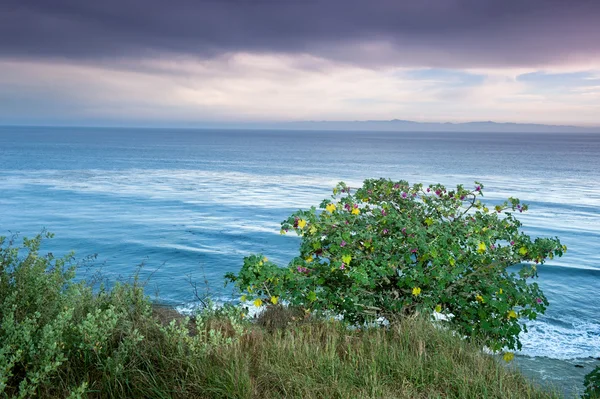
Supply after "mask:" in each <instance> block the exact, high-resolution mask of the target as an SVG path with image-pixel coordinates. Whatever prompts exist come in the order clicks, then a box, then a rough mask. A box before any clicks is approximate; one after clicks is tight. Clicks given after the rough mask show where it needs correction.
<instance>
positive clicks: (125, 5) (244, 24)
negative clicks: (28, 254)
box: [0, 0, 600, 67]
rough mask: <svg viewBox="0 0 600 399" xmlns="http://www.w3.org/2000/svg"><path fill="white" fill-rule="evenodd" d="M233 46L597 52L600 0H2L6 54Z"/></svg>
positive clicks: (420, 57)
mask: <svg viewBox="0 0 600 399" xmlns="http://www.w3.org/2000/svg"><path fill="white" fill-rule="evenodd" d="M366 43H369V45H366ZM236 51H250V52H268V53H271V52H278V53H281V52H283V53H297V52H303V53H310V54H314V55H317V56H322V57H326V58H331V59H335V60H338V61H344V62H350V63H365V64H369V63H374V64H383V63H385V64H394V65H412V66H415V65H427V66H456V67H459V66H508V65H515V66H517V65H528V66H531V65H536V66H537V65H545V64H552V63H561V62H567V61H569V60H572V59H573V57H583V58H586V57H593V56H597V55H599V54H600V1H599V0H590V1H584V0H530V1H528V0H520V1H514V0H507V1H491V0H464V1H461V0H454V1H452V0H445V1H444V0H411V1H401V0H365V1H358V0H254V1H252V0H214V1H206V0H196V1H192V0H96V1H93V0H92V1H88V0H0V56H3V57H10V58H45V57H48V58H67V59H74V60H80V61H85V60H93V61H97V60H100V59H103V58H107V59H113V58H114V57H119V58H122V59H130V58H139V57H159V56H169V55H170V54H183V55H190V56H198V57H211V56H216V55H219V54H223V53H228V52H236Z"/></svg>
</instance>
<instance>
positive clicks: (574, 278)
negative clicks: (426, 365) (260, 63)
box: [0, 128, 600, 392]
mask: <svg viewBox="0 0 600 399" xmlns="http://www.w3.org/2000/svg"><path fill="white" fill-rule="evenodd" d="M372 177H386V178H392V179H405V180H408V181H409V182H411V183H415V182H423V183H437V182H441V183H444V184H448V185H456V184H459V183H463V184H466V185H469V184H472V183H473V181H474V180H479V181H481V182H482V183H483V184H484V185H485V190H484V193H485V198H486V199H487V201H489V202H491V203H494V202H497V201H501V200H503V199H505V198H507V197H509V196H515V197H518V198H520V199H521V200H524V201H525V202H527V203H528V204H529V205H530V211H529V212H528V213H527V214H524V215H523V216H522V218H521V219H522V221H523V222H524V225H525V231H526V232H527V233H529V234H531V235H534V236H558V237H560V239H561V240H562V242H563V243H564V244H566V245H567V246H568V247H569V251H568V252H567V254H566V256H564V257H563V258H560V259H556V260H554V261H552V262H550V263H548V264H547V266H544V267H542V268H541V270H540V277H541V278H540V285H541V286H542V288H543V289H544V291H545V293H546V294H547V296H548V298H549V299H550V301H551V306H550V308H549V310H548V312H547V314H546V315H545V316H544V317H542V318H540V319H539V320H538V321H536V322H534V323H531V325H530V332H529V333H528V334H525V335H524V336H523V342H524V348H523V351H522V352H521V353H520V355H519V356H518V357H517V362H516V364H517V365H518V366H520V367H521V368H522V369H523V370H524V371H525V372H526V373H528V374H530V375H532V376H534V377H536V378H540V379H543V380H547V381H550V382H552V383H555V384H559V385H560V386H561V387H562V388H564V389H567V390H571V389H573V387H575V391H576V390H577V389H578V386H579V385H580V384H581V381H582V378H583V375H584V374H586V373H587V372H589V371H590V370H591V368H592V366H593V364H594V362H596V363H597V361H596V360H593V359H591V358H590V357H600V295H599V293H600V134H597V135H595V134H588V135H579V134H564V135H561V134H456V133H452V134H443V133H412V134H408V133H377V132H364V133H363V132H351V133H349V132H314V131H313V132H292V131H209V130H167V129H160V130H158V129H145V130H144V129H75V128H69V129H65V128H0V234H1V235H8V234H10V232H20V233H21V234H23V235H28V236H31V235H33V234H36V233H38V232H40V231H41V230H42V229H43V228H47V229H48V230H50V231H52V232H54V233H55V234H56V238H55V239H53V240H51V241H49V242H47V243H46V244H45V250H48V251H52V252H53V253H55V254H61V253H66V252H68V251H70V250H75V251H76V253H77V255H78V256H79V257H83V256H85V255H90V254H97V256H98V257H97V262H96V263H97V264H98V265H99V266H98V267H101V269H102V273H103V274H104V275H105V276H107V277H108V278H110V279H113V280H114V279H117V278H120V277H121V278H127V277H129V276H130V275H132V274H133V273H134V271H135V270H136V266H137V265H139V264H140V263H144V264H145V267H144V269H143V270H142V275H143V276H150V275H151V279H150V284H149V290H150V292H149V294H152V295H155V293H157V294H158V297H159V299H160V300H162V301H165V302H168V303H171V304H173V305H176V306H181V307H186V306H188V305H189V304H190V303H192V302H193V299H194V298H193V290H192V288H191V287H190V285H189V283H188V279H189V277H190V276H191V278H192V280H196V281H199V282H200V281H202V280H203V279H204V275H206V278H207V279H208V281H209V282H210V285H211V287H212V292H213V295H215V296H217V297H226V296H227V294H228V291H227V290H224V289H223V288H222V287H223V279H222V276H223V274H224V273H225V272H228V271H237V270H239V268H240V266H241V264H242V258H243V257H244V256H245V255H247V254H249V253H253V252H262V253H264V254H265V255H267V256H269V258H270V259H272V260H274V261H277V262H280V263H281V264H285V263H286V262H287V261H289V260H290V259H291V258H292V257H293V256H294V254H295V253H296V251H297V248H298V244H299V241H298V239H297V238H293V237H289V236H280V235H279V223H280V222H281V221H282V220H283V219H284V218H286V217H287V216H288V215H289V214H290V213H291V212H293V211H295V210H297V209H300V208H306V207H309V206H311V205H316V204H318V203H319V202H320V201H321V200H322V199H324V198H326V197H328V196H329V195H330V193H331V188H332V187H333V186H334V185H335V184H336V183H337V182H338V181H342V180H343V181H346V182H348V183H351V184H353V185H358V184H360V182H361V181H362V180H363V179H365V178H372ZM94 270H95V269H94ZM83 272H85V270H83ZM88 272H93V270H92V271H88ZM575 364H578V365H583V366H584V368H576V367H575ZM575 391H572V390H571V391H570V392H575Z"/></svg>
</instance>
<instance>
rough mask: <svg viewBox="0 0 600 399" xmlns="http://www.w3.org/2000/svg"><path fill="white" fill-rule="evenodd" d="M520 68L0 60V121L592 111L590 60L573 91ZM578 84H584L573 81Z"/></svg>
mask: <svg viewBox="0 0 600 399" xmlns="http://www.w3.org/2000/svg"><path fill="white" fill-rule="evenodd" d="M531 72H532V71H531V70H528V69H514V70H512V69H509V70H506V71H505V72H502V70H501V69H499V70H487V71H486V70H482V69H480V70H477V71H448V70H437V69H422V68H419V69H414V68H395V67H387V68H378V69H377V70H374V69H372V68H367V67H361V66H356V65H348V64H345V63H339V62H333V61H330V60H327V59H323V58H318V57H315V56H312V55H307V54H304V55H276V54H252V53H237V54H227V55H223V56H219V57H214V58H211V59H197V58H190V57H179V58H174V59H164V60H163V59H154V58H149V59H143V60H139V61H137V62H135V63H131V62H125V61H123V62H120V63H115V64H110V65H105V64H89V63H79V64H74V63H72V62H71V61H69V60H64V61H55V60H47V61H40V60H35V61H33V60H17V61H14V60H13V61H0V88H2V89H1V90H0V121H2V122H4V123H18V124H23V123H35V124H38V123H52V124H63V123H68V124H104V125H107V124H108V125H110V124H134V125H146V126H152V125H157V124H163V125H178V126H198V125H202V124H205V123H207V122H218V121H229V122H236V121H237V122H248V121H285V120H366V119H394V118H400V119H413V120H420V121H456V122H461V121H470V120H496V121H516V122H545V123H568V124H598V122H600V121H599V120H598V115H600V102H599V101H597V97H594V96H596V95H597V89H596V86H597V83H596V82H595V81H594V80H592V79H587V78H588V77H589V76H594V74H598V72H600V70H595V71H590V72H589V73H588V74H583V75H580V78H579V79H577V80H576V81H577V85H576V86H574V87H573V89H574V90H563V91H561V92H557V93H548V92H545V91H543V90H541V89H540V84H539V83H533V82H531V81H528V80H531V76H533V75H526V74H528V73H531ZM523 76H525V77H523ZM527 76H529V78H528V77H527ZM582 81H584V82H589V85H588V86H582V85H580V83H581V82H582ZM542 87H543V85H542ZM584 87H585V88H587V89H588V90H587V91H581V90H583V88H584ZM595 100H596V101H595Z"/></svg>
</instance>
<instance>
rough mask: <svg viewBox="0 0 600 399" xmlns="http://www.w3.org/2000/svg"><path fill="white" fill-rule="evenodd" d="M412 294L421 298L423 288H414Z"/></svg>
mask: <svg viewBox="0 0 600 399" xmlns="http://www.w3.org/2000/svg"><path fill="white" fill-rule="evenodd" d="M412 294H413V295H414V296H419V295H421V288H419V287H415V288H413V290H412Z"/></svg>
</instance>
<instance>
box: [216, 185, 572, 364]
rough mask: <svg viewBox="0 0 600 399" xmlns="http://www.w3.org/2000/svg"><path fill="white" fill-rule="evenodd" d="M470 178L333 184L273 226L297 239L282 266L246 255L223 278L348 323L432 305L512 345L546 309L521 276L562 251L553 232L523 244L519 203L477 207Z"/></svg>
mask: <svg viewBox="0 0 600 399" xmlns="http://www.w3.org/2000/svg"><path fill="white" fill-rule="evenodd" d="M475 184H476V185H475V187H473V189H467V188H465V187H463V186H462V185H459V186H457V187H456V189H449V188H446V187H444V186H443V185H441V184H436V185H430V186H429V187H424V186H423V185H422V184H415V185H412V186H411V185H409V184H408V182H406V181H398V182H394V181H390V180H385V179H378V180H375V179H373V180H366V181H365V182H364V184H363V186H362V187H361V188H359V189H356V190H355V189H351V188H350V187H348V186H347V185H346V184H344V183H339V184H338V185H337V186H336V187H335V188H334V190H333V196H332V197H331V199H326V200H324V201H323V202H322V203H321V204H320V209H317V208H315V207H312V208H311V209H309V210H301V211H298V212H296V213H294V214H293V215H291V216H290V217H289V218H288V219H287V220H286V221H284V222H283V223H282V230H281V233H282V234H285V233H287V232H289V231H294V232H295V233H296V234H298V235H299V236H300V237H301V239H302V241H301V245H300V255H299V256H298V257H296V258H295V259H293V260H292V261H291V263H290V264H289V266H288V267H286V268H281V267H278V266H277V265H275V264H274V263H272V262H270V261H268V260H267V259H266V258H265V257H264V256H262V255H251V256H248V257H246V258H245V259H244V265H243V267H242V269H241V270H240V272H239V274H237V275H234V274H231V273H229V274H227V275H226V279H227V281H231V282H234V283H235V284H236V286H237V288H238V289H239V290H240V291H242V292H243V294H244V297H243V299H249V300H254V301H255V304H256V305H258V306H260V305H262V303H269V302H270V303H277V301H279V299H280V298H281V299H285V300H286V301H287V302H288V303H289V304H291V305H296V306H300V307H303V308H305V309H306V311H307V312H310V311H315V310H317V311H329V312H333V313H336V314H340V315H342V316H343V317H344V319H345V320H347V321H349V322H352V323H363V322H365V321H369V320H374V319H376V318H378V317H385V318H387V319H388V320H392V319H393V318H394V317H398V316H404V315H413V314H416V313H433V312H434V311H435V312H438V313H441V314H444V315H446V316H447V318H448V319H449V320H450V323H451V325H452V326H453V327H454V328H455V329H456V330H457V331H458V332H459V333H460V334H462V335H464V336H466V337H469V338H479V339H483V340H484V342H485V344H486V345H488V346H489V347H490V348H491V349H492V350H501V349H502V348H504V347H507V348H510V349H515V348H520V347H521V343H520V341H519V337H518V335H519V333H520V332H521V331H526V325H525V324H524V322H523V320H526V319H529V320H531V319H535V318H536V316H537V314H539V313H543V312H544V311H545V309H546V306H547V305H548V301H547V299H546V297H545V296H544V294H543V293H542V291H541V290H540V288H539V286H538V285H537V283H535V282H531V279H533V278H535V277H537V267H538V265H541V264H543V263H544V261H545V260H546V259H548V258H550V259H552V258H553V257H554V256H562V255H563V252H564V251H566V247H564V246H563V245H561V243H560V241H559V239H558V238H536V239H535V240H532V239H531V238H530V237H529V236H528V235H526V234H524V233H523V232H521V231H520V230H519V228H520V227H521V223H520V222H519V221H518V220H517V218H516V217H515V214H518V213H519V212H524V211H526V210H527V205H523V204H521V203H520V201H519V200H518V199H515V198H509V199H508V200H507V201H505V202H503V203H501V204H498V205H495V206H486V205H485V204H484V203H482V202H481V201H480V197H482V196H483V185H482V184H480V183H477V182H476V183H475ZM510 266H518V268H519V270H518V272H513V271H511V270H509V267H510ZM511 358H512V353H507V354H505V359H506V360H510V359H511Z"/></svg>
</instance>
